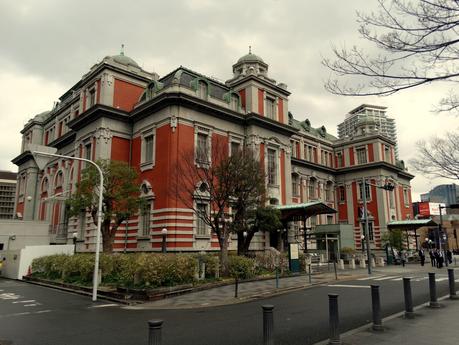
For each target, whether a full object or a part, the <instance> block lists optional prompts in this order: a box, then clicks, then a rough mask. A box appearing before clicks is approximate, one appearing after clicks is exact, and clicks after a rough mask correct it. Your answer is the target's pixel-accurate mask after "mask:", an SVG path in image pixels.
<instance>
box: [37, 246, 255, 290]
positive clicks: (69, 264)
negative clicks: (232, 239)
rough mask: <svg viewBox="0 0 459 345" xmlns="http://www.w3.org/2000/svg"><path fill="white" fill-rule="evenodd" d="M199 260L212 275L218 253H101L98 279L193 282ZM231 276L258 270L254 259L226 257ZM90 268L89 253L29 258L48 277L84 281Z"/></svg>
mask: <svg viewBox="0 0 459 345" xmlns="http://www.w3.org/2000/svg"><path fill="white" fill-rule="evenodd" d="M199 262H204V263H206V272H205V275H206V277H215V276H216V272H217V271H218V267H219V261H218V256H216V255H212V254H205V255H192V254H174V255H168V254H158V253H136V254H101V256H100V265H99V266H100V269H101V271H102V283H105V284H110V285H115V286H123V287H161V286H173V285H180V284H188V283H193V282H194V280H195V277H196V273H197V272H198V269H199V268H198V266H199ZM229 266H230V274H231V276H232V277H236V276H237V277H238V278H240V279H247V278H252V277H254V276H256V275H257V274H258V273H259V272H260V265H259V264H257V262H256V260H254V259H251V258H246V257H240V256H230V257H229ZM93 270H94V255H93V254H75V255H51V256H44V257H41V258H37V259H35V260H33V263H32V274H33V275H34V276H36V277H42V278H46V279H51V280H62V281H64V282H69V283H81V284H88V283H90V282H91V281H92V277H93Z"/></svg>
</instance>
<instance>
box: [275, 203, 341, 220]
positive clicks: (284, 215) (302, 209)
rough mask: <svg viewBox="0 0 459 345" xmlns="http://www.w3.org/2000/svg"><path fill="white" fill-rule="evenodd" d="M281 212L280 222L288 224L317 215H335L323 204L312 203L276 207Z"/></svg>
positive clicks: (332, 209)
mask: <svg viewBox="0 0 459 345" xmlns="http://www.w3.org/2000/svg"><path fill="white" fill-rule="evenodd" d="M276 208H277V209H278V210H279V211H281V221H282V222H290V221H294V220H304V219H305V218H308V217H311V216H315V215H317V214H327V213H337V211H336V210H335V209H334V208H331V207H330V206H327V205H325V204H324V203H323V202H320V201H314V202H307V203H303V204H290V205H277V206H276Z"/></svg>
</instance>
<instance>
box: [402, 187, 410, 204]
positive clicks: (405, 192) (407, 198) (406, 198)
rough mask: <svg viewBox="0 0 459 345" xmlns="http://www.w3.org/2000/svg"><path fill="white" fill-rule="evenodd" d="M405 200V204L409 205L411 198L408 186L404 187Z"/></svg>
mask: <svg viewBox="0 0 459 345" xmlns="http://www.w3.org/2000/svg"><path fill="white" fill-rule="evenodd" d="M403 201H404V202H405V205H409V204H410V199H409V195H408V189H407V188H403Z"/></svg>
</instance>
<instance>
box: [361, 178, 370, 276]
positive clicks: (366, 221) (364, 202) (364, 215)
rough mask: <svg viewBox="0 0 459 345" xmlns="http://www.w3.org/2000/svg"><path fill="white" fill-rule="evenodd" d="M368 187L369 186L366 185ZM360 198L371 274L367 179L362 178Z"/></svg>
mask: <svg viewBox="0 0 459 345" xmlns="http://www.w3.org/2000/svg"><path fill="white" fill-rule="evenodd" d="M368 188H370V186H368ZM362 194H363V195H362V199H363V217H364V219H365V230H364V235H365V242H366V245H367V257H368V266H367V267H368V274H371V248H370V236H369V233H368V229H369V225H368V208H367V180H366V178H365V177H364V178H363V184H362Z"/></svg>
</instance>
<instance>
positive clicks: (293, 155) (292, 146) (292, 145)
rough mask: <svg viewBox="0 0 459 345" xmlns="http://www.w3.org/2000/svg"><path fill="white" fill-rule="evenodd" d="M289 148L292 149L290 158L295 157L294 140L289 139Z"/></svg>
mask: <svg viewBox="0 0 459 345" xmlns="http://www.w3.org/2000/svg"><path fill="white" fill-rule="evenodd" d="M290 150H291V151H292V158H297V154H296V143H295V142H294V141H290Z"/></svg>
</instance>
